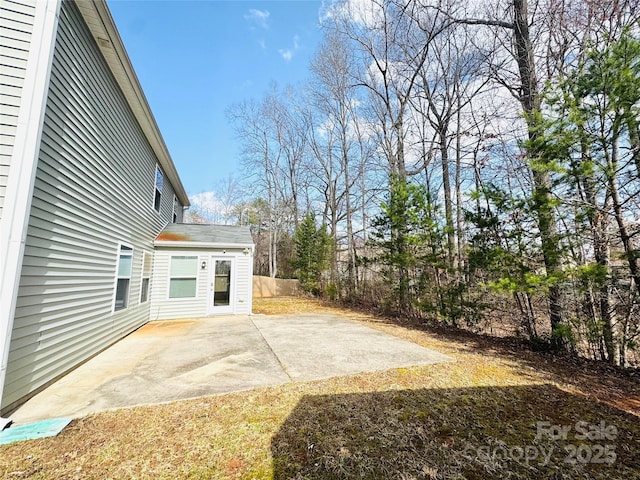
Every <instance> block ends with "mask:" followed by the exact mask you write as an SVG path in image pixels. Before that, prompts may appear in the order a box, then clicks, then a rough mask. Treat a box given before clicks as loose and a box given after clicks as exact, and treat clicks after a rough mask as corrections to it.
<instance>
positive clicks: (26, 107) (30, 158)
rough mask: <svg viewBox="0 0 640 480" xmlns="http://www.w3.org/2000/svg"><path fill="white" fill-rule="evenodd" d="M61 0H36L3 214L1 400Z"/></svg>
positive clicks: (0, 225)
mask: <svg viewBox="0 0 640 480" xmlns="http://www.w3.org/2000/svg"><path fill="white" fill-rule="evenodd" d="M60 5H61V0H41V1H38V2H35V15H34V20H33V33H32V35H31V42H30V45H29V57H28V60H27V67H26V70H25V78H24V85H23V87H22V92H21V98H20V111H19V114H18V125H17V128H16V136H15V141H14V145H13V150H12V155H11V163H10V165H9V176H8V179H7V190H6V195H5V199H4V207H3V210H2V218H0V336H2V337H3V339H2V340H0V362H1V363H0V400H1V399H2V392H3V390H4V381H5V377H6V373H7V363H8V359H9V348H10V345H11V332H12V329H13V317H14V314H15V309H16V301H17V297H18V286H19V282H20V274H21V271H22V259H23V255H24V246H25V241H26V237H27V227H28V223H29V212H30V210H31V200H32V197H33V185H34V183H35V175H36V169H37V166H38V154H39V151H40V140H41V138H42V125H43V122H44V112H45V107H46V104H47V91H48V87H49V79H50V77H51V63H52V58H53V50H54V47H55V38H56V32H57V27H58V15H59V12H60Z"/></svg>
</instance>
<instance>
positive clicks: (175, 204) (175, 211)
mask: <svg viewBox="0 0 640 480" xmlns="http://www.w3.org/2000/svg"><path fill="white" fill-rule="evenodd" d="M177 220H178V197H176V196H175V195H174V196H173V216H172V217H171V223H176V221H177Z"/></svg>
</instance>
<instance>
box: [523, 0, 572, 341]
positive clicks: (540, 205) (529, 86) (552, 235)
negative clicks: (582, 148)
mask: <svg viewBox="0 0 640 480" xmlns="http://www.w3.org/2000/svg"><path fill="white" fill-rule="evenodd" d="M513 7H514V22H513V32H514V40H515V46H516V60H517V63H518V70H519V73H520V81H521V87H522V89H521V91H522V94H521V95H520V103H521V105H522V108H523V110H524V113H525V119H526V122H527V130H528V137H529V145H530V148H529V151H528V156H529V159H530V160H532V161H533V162H532V165H531V168H532V173H533V182H534V188H533V207H534V209H535V212H536V215H537V217H538V228H539V230H540V239H541V242H542V256H543V259H544V265H545V269H546V272H547V276H548V277H551V278H552V279H553V277H555V276H557V275H558V274H559V273H560V272H561V270H562V268H561V267H562V266H561V258H560V249H559V245H558V238H557V226H556V218H555V213H554V211H553V204H552V197H551V177H550V175H549V172H548V170H546V169H545V168H544V166H539V165H536V164H535V162H537V159H538V157H539V152H538V151H536V145H537V144H538V142H537V140H539V131H540V122H541V119H540V102H541V98H540V94H539V92H538V83H537V79H536V73H535V63H534V56H533V47H532V44H531V37H530V34H529V20H528V12H527V0H513ZM562 299H563V292H562V289H561V288H560V286H559V285H558V284H557V283H556V282H555V280H553V281H552V283H551V286H550V287H549V320H550V323H551V330H552V331H557V329H558V327H560V326H561V325H562V324H563V306H562ZM552 343H553V346H554V347H556V348H565V347H566V342H565V341H564V339H563V338H561V337H558V336H554V337H553V339H552Z"/></svg>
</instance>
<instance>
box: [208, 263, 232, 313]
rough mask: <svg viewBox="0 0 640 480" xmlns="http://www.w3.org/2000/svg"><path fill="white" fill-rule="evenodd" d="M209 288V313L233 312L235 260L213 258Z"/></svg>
mask: <svg viewBox="0 0 640 480" xmlns="http://www.w3.org/2000/svg"><path fill="white" fill-rule="evenodd" d="M211 267H212V268H211V277H210V282H209V285H210V288H209V314H216V313H233V305H234V300H235V299H234V294H235V292H234V287H233V286H234V283H235V279H234V275H235V272H234V260H233V259H232V258H228V257H226V258H219V257H212V258H211Z"/></svg>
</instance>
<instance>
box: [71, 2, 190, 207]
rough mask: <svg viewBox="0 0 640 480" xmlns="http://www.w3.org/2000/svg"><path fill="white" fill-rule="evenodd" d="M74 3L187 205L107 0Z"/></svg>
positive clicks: (181, 199)
mask: <svg viewBox="0 0 640 480" xmlns="http://www.w3.org/2000/svg"><path fill="white" fill-rule="evenodd" d="M76 5H77V6H78V8H79V10H80V13H81V14H82V17H83V18H84V20H85V22H86V24H87V25H88V27H89V30H90V31H91V34H92V35H93V38H94V39H95V41H96V43H97V45H98V47H99V48H100V51H101V52H102V56H103V57H104V59H105V60H106V62H107V65H108V66H109V69H110V70H111V73H113V76H114V78H115V79H116V81H117V82H118V85H119V86H120V89H121V90H122V93H123V94H124V96H125V98H126V99H127V102H128V103H129V106H130V107H131V110H132V111H133V114H134V116H135V117H136V120H137V121H138V124H139V125H140V128H141V129H142V131H143V133H144V135H145V136H146V138H147V140H148V141H149V144H150V145H151V148H152V149H153V151H154V153H155V154H156V157H157V158H158V163H159V164H160V166H161V167H162V170H163V171H164V173H165V175H166V176H167V178H168V179H169V181H170V182H171V185H172V186H173V189H174V191H175V194H176V196H177V197H178V199H179V200H180V202H181V203H182V204H183V205H184V206H185V207H188V206H189V205H190V203H189V197H188V196H187V193H186V191H185V189H184V186H183V185H182V180H180V176H179V175H178V172H177V170H176V167H175V165H174V163H173V160H172V159H171V155H170V154H169V150H168V149H167V146H166V144H165V143H164V139H163V138H162V134H161V133H160V129H159V128H158V124H157V123H156V120H155V118H154V116H153V113H152V112H151V108H150V107H149V103H148V102H147V98H146V97H145V95H144V92H143V91H142V87H141V86H140V82H139V81H138V77H137V75H136V74H135V71H134V69H133V66H132V65H131V61H130V59H129V56H128V55H127V51H126V49H125V47H124V44H123V43H122V39H121V38H120V34H119V33H118V30H117V29H116V26H115V23H114V21H113V17H112V16H111V12H109V8H108V7H107V4H106V1H105V0H93V1H77V2H76Z"/></svg>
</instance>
